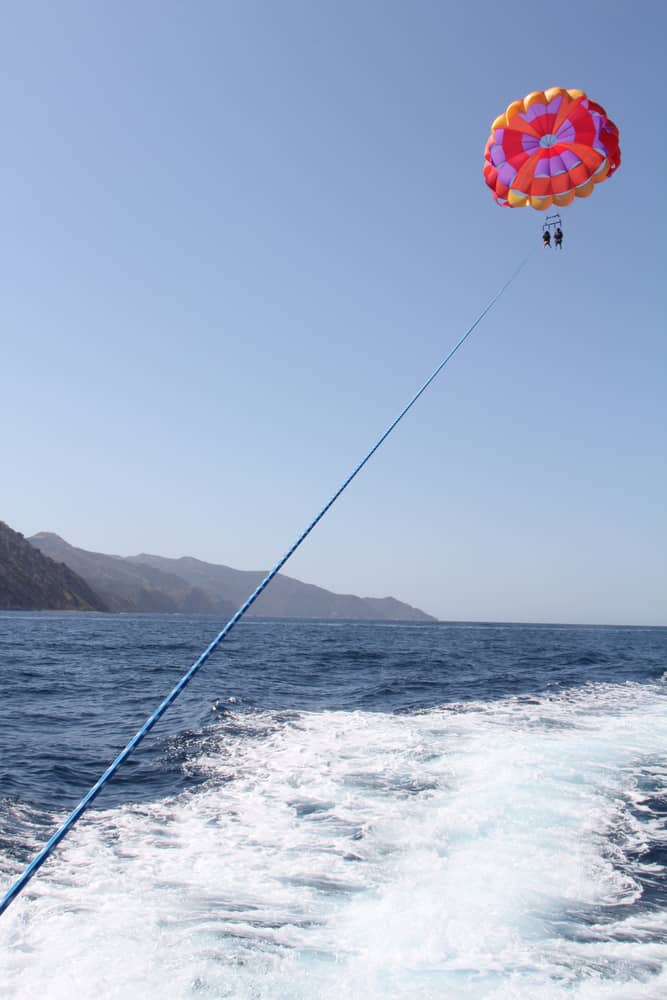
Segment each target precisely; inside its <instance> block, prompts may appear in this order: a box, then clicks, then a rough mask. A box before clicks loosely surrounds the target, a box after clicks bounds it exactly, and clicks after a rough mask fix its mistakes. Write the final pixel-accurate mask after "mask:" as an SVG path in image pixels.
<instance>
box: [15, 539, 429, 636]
mask: <svg viewBox="0 0 667 1000" xmlns="http://www.w3.org/2000/svg"><path fill="white" fill-rule="evenodd" d="M29 541H30V542H31V543H32V544H33V545H35V546H36V547H37V548H39V549H41V551H42V552H44V553H46V554H47V555H49V556H51V558H55V559H59V560H61V561H62V562H66V563H67V565H68V566H71V567H72V569H74V570H75V571H76V572H77V573H79V574H80V575H81V576H82V577H83V578H84V579H85V580H87V581H88V583H89V584H90V585H91V587H93V588H94V589H95V591H97V593H98V594H100V596H101V597H103V599H104V600H105V601H106V603H107V604H108V606H109V608H110V609H111V610H112V611H182V612H188V613H197V612H211V613H215V614H220V615H221V616H225V617H229V616H230V615H232V614H233V613H234V611H235V610H236V609H237V608H238V607H239V605H240V604H242V602H243V601H244V600H245V599H246V598H247V597H248V595H249V594H250V593H252V591H253V590H254V589H255V587H256V586H257V584H258V583H259V582H260V581H261V580H262V578H263V577H264V575H265V574H264V572H259V571H257V572H255V571H246V570H238V569H231V568H230V567H229V566H218V565H215V564H213V563H206V562H202V561H201V560H199V559H192V558H190V557H189V556H184V557H182V558H181V559H166V558H163V557H162V556H152V555H139V556H128V557H126V558H123V557H121V556H110V555H104V554H103V553H100V552H87V551H86V550H85V549H77V548H75V547H74V546H73V545H69V544H68V543H67V542H66V541H64V539H62V538H60V537H59V536H58V535H54V534H52V533H51V532H45V531H43V532H40V533H39V534H37V535H33V536H32V538H30V539H29ZM248 613H249V614H250V615H255V616H262V617H267V618H352V619H374V620H394V621H435V619H434V618H432V617H431V616H430V615H427V614H424V612H423V611H420V610H418V609H417V608H413V607H410V605H409V604H403V603H402V602H401V601H397V600H395V598H393V597H383V598H372V597H355V596H354V595H352V594H332V593H331V592H330V591H328V590H324V589H323V588H322V587H315V586H313V585H312V584H308V583H301V582H300V581H299V580H294V579H292V578H291V577H288V576H282V575H278V576H277V577H276V578H275V579H274V580H273V581H272V583H271V585H270V587H268V588H267V590H266V591H265V592H264V593H263V594H262V595H261V597H259V598H258V600H257V603H256V604H255V605H254V606H253V608H252V609H251V610H250V611H249V612H248Z"/></svg>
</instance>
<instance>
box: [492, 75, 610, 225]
mask: <svg viewBox="0 0 667 1000" xmlns="http://www.w3.org/2000/svg"><path fill="white" fill-rule="evenodd" d="M484 158H485V160H486V163H485V164H484V178H485V180H486V183H487V184H488V186H489V187H490V188H491V190H492V192H493V197H494V198H495V199H496V201H497V202H498V204H499V205H507V206H509V207H510V208H520V207H523V206H524V205H530V206H532V208H537V209H540V210H543V209H545V208H550V207H551V205H553V204H555V205H569V204H570V202H571V201H574V198H575V197H577V198H586V197H588V195H589V194H591V192H592V190H593V188H594V186H595V185H596V184H599V182H600V181H603V180H605V178H607V177H610V176H611V174H613V172H614V171H615V170H616V168H617V167H618V166H619V164H620V162H621V151H620V149H619V145H618V129H617V128H616V126H615V125H614V123H613V122H612V121H610V120H609V119H608V118H607V114H606V112H605V110H604V108H601V107H600V105H599V104H595V102H594V101H591V100H589V99H588V97H586V94H585V93H584V92H583V90H564V89H563V88H562V87H551V88H550V89H549V90H545V91H541V90H538V91H535V93H533V94H528V96H527V97H524V99H523V100H522V101H514V102H513V103H512V104H510V106H509V107H508V109H507V111H506V112H505V113H504V114H502V115H500V117H499V118H496V120H495V121H494V123H493V125H492V126H491V135H490V136H489V140H488V142H487V144H486V148H485V150H484Z"/></svg>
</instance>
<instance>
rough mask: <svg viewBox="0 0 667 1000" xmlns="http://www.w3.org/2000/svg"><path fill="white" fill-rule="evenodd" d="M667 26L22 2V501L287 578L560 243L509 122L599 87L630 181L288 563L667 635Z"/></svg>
mask: <svg viewBox="0 0 667 1000" xmlns="http://www.w3.org/2000/svg"><path fill="white" fill-rule="evenodd" d="M666 37H667V6H666V5H665V4H664V3H663V0H638V2H635V3H629V2H620V0H612V2H592V0H583V2H582V3H579V4H577V5H576V7H572V6H569V7H568V6H562V5H561V6H560V7H559V6H558V5H556V4H554V3H553V2H552V3H530V4H528V3H526V4H525V5H520V6H519V8H518V9H515V11H514V13H513V14H512V13H508V11H507V10H505V9H504V8H501V7H499V6H498V3H497V0H494V2H474V0H472V2H469V3H466V4H459V3H453V2H452V3H446V2H444V0H440V2H428V0H420V2H419V3H409V2H407V0H405V2H401V3H397V2H387V0H382V2H379V0H354V2H349V0H344V2H339V0H338V2H335V3H334V2H321V3H311V2H309V0H308V2H307V0H303V2H292V0H286V2H281V3H270V2H263V3H256V2H247V0H243V2H241V0H238V2H234V3H225V2H207V0H201V2H196V3H183V2H177V3H176V2H170V0H159V2H152V0H151V2H148V0H132V2H115V3H111V4H102V3H88V2H80V3H74V2H67V0H62V2H59V3H57V4H54V3H51V2H41V3H37V2H26V3H18V2H15V3H8V4H5V5H4V6H3V31H2V40H1V42H0V46H1V52H0V56H1V58H0V67H1V69H0V73H1V79H2V123H3V141H2V155H1V156H0V177H1V181H2V199H1V201H0V204H1V206H2V208H1V219H2V234H3V239H2V242H1V244H0V246H1V249H0V253H1V255H2V259H1V260H0V311H1V324H2V325H1V329H2V355H1V357H2V368H1V379H2V381H1V386H2V390H1V393H0V419H1V420H2V452H1V454H2V464H1V468H2V493H1V496H2V505H1V510H0V518H2V519H4V520H6V521H7V523H8V524H10V525H11V526H12V527H13V528H15V529H17V530H19V531H22V532H23V533H24V534H26V535H30V534H32V533H34V532H36V531H39V530H51V531H56V532H58V533H59V534H61V535H62V536H63V537H64V538H66V539H67V540H68V541H69V542H71V543H72V544H74V545H79V546H82V547H84V548H90V549H96V550H99V551H106V552H115V553H118V554H121V555H129V554H134V553H136V552H139V551H147V552H154V553H158V554H161V555H167V556H178V555H184V554H188V555H194V556H198V557H200V558H202V559H206V560H210V561H214V562H222V563H225V564H227V565H231V566H235V567H238V568H242V569H260V568H267V567H269V566H270V565H272V564H273V563H274V562H275V561H276V559H277V558H278V557H279V556H280V555H281V554H282V552H283V551H284V550H285V549H286V548H287V547H288V545H289V544H290V543H291V541H292V540H293V539H294V538H295V537H296V535H297V534H298V533H299V532H300V530H301V528H302V527H303V526H304V525H305V523H306V522H307V521H308V520H309V519H310V517H311V516H312V515H313V514H314V513H315V512H316V511H317V510H318V509H319V507H320V506H321V505H322V503H323V502H324V501H325V500H326V499H327V498H328V497H329V495H330V494H331V493H332V492H333V490H334V489H335V488H336V487H337V486H338V485H339V483H340V482H341V480H342V479H344V478H345V476H346V475H347V473H348V472H349V471H350V469H351V468H352V467H353V465H354V464H355V463H356V462H357V460H358V459H359V458H360V457H361V456H362V455H363V454H364V453H365V452H366V450H367V448H368V447H369V446H370V445H371V444H372V443H373V441H374V440H375V439H376V437H377V436H378V435H379V433H380V432H381V431H383V430H384V429H385V427H386V426H387V424H388V423H389V422H390V421H391V419H392V418H393V416H394V415H395V414H396V413H397V411H398V410H399V409H400V408H401V406H402V405H403V404H404V403H405V402H406V401H407V399H408V398H409V397H410V396H411V395H412V393H413V391H414V390H415V389H416V388H417V387H418V386H419V385H420V384H421V382H422V381H423V380H424V378H425V377H426V376H427V375H428V374H430V372H431V371H432V370H433V368H434V367H435V366H436V364H437V363H438V362H439V361H440V359H441V358H442V357H443V356H444V354H445V353H446V352H447V351H448V350H449V348H450V347H451V346H452V345H453V344H454V343H455V342H456V340H457V339H458V338H459V336H460V335H461V334H462V333H463V331H464V330H465V329H466V327H467V326H468V325H469V324H470V322H471V321H472V319H473V318H474V317H475V316H476V315H477V313H478V312H479V311H480V309H481V308H482V307H483V306H484V304H485V303H486V302H487V301H488V300H489V298H490V297H491V296H492V295H493V294H494V293H495V291H496V290H497V289H498V287H499V286H500V285H501V284H502V283H503V282H504V281H505V280H506V278H507V277H508V276H509V274H510V273H511V272H512V270H513V269H514V267H515V266H516V264H517V262H518V261H519V260H520V259H521V258H522V257H523V256H524V255H525V253H526V252H527V251H528V250H529V249H530V248H531V246H533V245H534V244H535V243H536V242H539V236H540V229H541V222H542V216H541V215H540V214H539V213H537V212H534V211H532V210H529V209H525V210H509V209H505V210H503V209H500V208H498V207H497V206H496V205H495V204H494V203H493V200H492V198H491V196H490V194H489V192H488V191H487V189H486V187H485V185H484V183H483V180H482V174H481V168H482V162H483V159H482V157H483V147H484V143H485V141H486V138H487V135H488V132H489V126H490V123H491V121H492V120H493V118H495V117H496V115H498V114H499V113H500V112H502V111H503V110H504V109H505V107H506V106H507V104H508V103H509V102H510V101H512V100H515V99H516V98H519V97H522V96H524V95H525V94H527V93H529V92H530V91H532V90H535V89H542V88H545V87H549V86H565V87H579V88H582V89H584V90H586V91H587V92H588V93H589V95H590V96H591V97H592V98H594V99H595V100H597V101H599V102H600V103H602V104H603V105H604V106H605V108H606V109H607V112H608V114H609V115H610V117H611V118H612V119H613V120H614V121H615V122H616V123H617V124H618V126H619V128H620V132H621V148H622V153H623V163H622V166H621V168H620V169H619V171H618V172H617V174H616V175H615V176H614V177H613V178H611V179H610V180H609V181H608V182H607V183H605V184H602V185H601V186H600V187H599V188H598V189H597V190H596V191H595V192H594V194H593V196H592V197H591V198H589V199H587V200H578V201H577V202H575V204H573V205H572V206H571V207H570V208H568V209H565V210H564V213H563V217H564V223H565V226H564V228H565V238H566V251H565V252H564V253H563V254H562V255H561V256H559V257H556V254H555V252H550V253H546V252H543V251H542V250H541V249H540V248H538V252H537V253H536V254H535V255H534V256H533V257H532V258H531V261H530V263H529V265H528V267H527V269H526V270H525V271H524V273H523V274H522V276H521V278H520V279H519V280H518V281H517V283H516V284H515V285H514V286H513V287H512V288H511V289H510V291H509V292H508V293H507V295H506V296H505V297H504V298H503V299H502V300H501V302H500V303H499V304H498V306H497V307H496V308H495V310H494V311H493V312H492V314H491V315H490V316H489V317H488V319H487V320H485V322H484V324H483V325H482V326H481V327H480V328H479V329H478V331H477V332H476V333H475V334H474V337H473V338H472V339H471V340H470V341H469V342H468V343H467V344H466V346H465V347H464V349H463V350H462V351H461V352H460V353H459V355H458V356H457V357H456V359H455V360H454V361H453V362H452V364H451V365H450V366H449V367H448V368H447V370H446V372H445V373H444V374H443V376H442V377H441V379H440V380H438V382H436V384H435V385H434V386H433V387H432V388H431V389H430V390H429V393H428V394H427V396H425V397H424V398H423V400H422V401H421V402H420V403H419V404H418V407H417V408H416V409H415V410H414V411H413V412H412V413H411V414H410V415H409V416H408V418H407V419H406V420H405V421H404V422H403V424H402V425H401V426H400V427H399V428H398V430H397V431H396V432H395V434H394V435H393V436H392V438H390V440H389V441H388V442H387V443H386V444H385V446H384V447H383V449H382V450H381V452H380V453H378V455H377V456H376V457H375V459H374V460H373V461H372V463H371V464H370V465H369V466H368V467H367V468H366V470H365V471H364V472H363V473H362V475H361V477H359V479H357V480H356V482H355V483H354V484H353V485H352V487H351V488H350V490H349V491H348V492H347V493H346V494H345V495H344V496H343V497H342V499H341V500H340V501H339V502H338V504H337V505H336V506H335V507H334V508H333V510H332V511H331V512H330V513H329V514H328V516H327V518H326V519H325V521H324V522H323V523H322V524H321V525H320V526H319V527H318V528H317V530H316V532H315V533H314V534H313V535H312V536H311V538H310V539H309V540H308V541H307V542H306V544H305V545H304V547H303V548H302V550H300V552H299V553H297V555H296V556H295V557H294V559H293V560H292V562H290V564H289V565H288V567H287V569H286V572H288V573H289V574H290V575H292V576H296V577H298V578H300V579H303V580H307V581H309V582H312V583H317V584H319V585H321V586H324V587H327V588H329V589H332V590H336V591H339V592H348V593H349V592H353V593H358V594H362V595H373V596H384V595H386V594H393V595H395V596H396V597H398V598H401V599H402V600H405V601H408V602H410V603H412V604H416V605H418V606H420V607H422V608H424V609H425V610H427V611H429V612H431V613H432V614H435V615H437V616H438V617H442V618H452V619H495V620H512V621H571V622H609V623H616V622H619V623H647V624H667V475H666V471H665V470H666V466H667V392H666V384H667V346H666V329H667V323H666V322H665V318H666V317H665V305H664V295H665V289H666V283H665V274H666V268H665V263H666V260H665V258H666V252H665V236H664V233H665V227H666V223H667V218H666V212H665V201H666V199H665V187H664V185H665V163H666V162H667V150H666V148H665V146H666V138H665V136H666V129H665V125H664V120H663V115H662V111H661V107H662V104H661V102H663V101H664V93H665V87H666V85H667V75H666V73H665V69H664V67H665V38H666ZM661 226H662V239H659V230H660V227H661Z"/></svg>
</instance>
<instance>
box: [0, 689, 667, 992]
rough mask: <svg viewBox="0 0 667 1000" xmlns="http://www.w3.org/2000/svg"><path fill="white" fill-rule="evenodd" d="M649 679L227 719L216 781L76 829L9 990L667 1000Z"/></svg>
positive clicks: (658, 726) (27, 907) (32, 899)
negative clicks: (437, 703)
mask: <svg viewBox="0 0 667 1000" xmlns="http://www.w3.org/2000/svg"><path fill="white" fill-rule="evenodd" d="M665 704H666V702H665V698H664V695H663V691H662V690H661V688H660V686H640V685H631V684H629V685H626V686H623V687H621V686H612V685H609V686H604V685H596V686H591V687H588V688H584V689H581V690H580V691H579V692H578V693H571V692H570V693H569V694H564V695H561V696H558V697H553V698H549V697H542V698H523V699H521V698H517V699H508V700H505V701H503V702H495V703H492V704H488V705H486V704H475V705H468V706H449V707H448V708H447V709H442V710H432V711H428V712H425V713H424V714H420V715H412V716H408V715H402V716H390V715H382V714H373V713H314V714H299V715H294V716H275V715H271V714H269V713H266V714H263V715H256V716H251V717H243V716H238V717H236V721H237V722H238V723H239V728H238V730H237V731H233V727H232V732H231V733H227V734H226V735H225V736H224V738H221V740H220V745H219V749H218V750H217V751H216V752H214V753H209V755H208V756H207V757H205V758H204V757H201V756H199V757H193V758H192V759H191V761H190V763H189V766H191V767H196V768H198V769H204V770H205V771H206V773H207V774H208V780H207V782H206V783H205V784H204V785H203V786H199V787H198V788H197V790H196V791H194V792H189V793H185V794H182V795H180V796H179V797H177V798H174V799H171V800H165V801H162V802H159V803H152V804H149V805H146V806H145V807H137V806H132V807H125V808H121V809H114V810H110V811H108V812H100V813H96V814H95V815H93V816H90V817H88V818H87V819H86V820H84V822H83V823H82V824H81V825H80V826H79V827H78V828H77V829H76V830H75V832H74V833H73V834H72V835H71V836H70V838H69V840H68V841H66V842H65V844H64V845H63V847H62V849H61V850H60V852H59V853H58V854H57V856H56V857H55V858H54V859H53V861H52V862H50V863H49V865H48V867H47V868H46V869H45V870H43V871H42V873H40V875H39V876H38V877H37V878H36V879H35V880H34V881H33V883H32V884H31V888H30V890H29V892H28V893H26V894H25V897H22V898H21V899H20V900H19V901H18V902H17V903H16V904H14V906H13V907H11V908H10V910H9V911H8V912H7V914H6V915H5V917H4V918H3V919H2V920H0V947H2V951H3V955H4V958H3V975H2V981H1V982H0V996H1V997H7V998H12V1000H14V998H21V1000H23V998H36V997H48V998H49V1000H61V998H62V1000H64V998H67V1000H71V998H72V997H73V996H79V997H93V996H94V997H96V998H101V1000H111V998H120V997H123V998H127V997H128V996H132V997H139V996H140V997H145V998H152V997H156V998H157V997H160V998H172V997H173V998H177V997H178V998H180V997H200V996H201V997H235V998H241V1000H245V998H248V1000H249V998H253V1000H259V998H267V1000H268V998H271V1000H283V998H285V1000H287V998H313V997H321V998H324V1000H328V998H332V1000H333V998H336V1000H338V998H340V997H342V996H346V997H350V998H364V1000H372V998H380V997H381V998H399V997H400V998H408V997H424V998H429V997H438V998H441V997H443V996H446V997H448V998H453V1000H456V998H462V1000H463V998H475V1000H481V998H494V1000H510V998H512V1000H519V998H525V1000H528V998H530V1000H534V998H537V997H539V998H543V1000H552V998H554V1000H555V998H566V997H567V998H571V997H576V998H578V1000H598V998H600V1000H602V998H604V1000H612V998H613V1000H621V998H623V1000H639V998H654V1000H657V998H658V997H661V996H665V995H667V975H666V972H665V969H666V968H667V966H666V963H667V940H666V937H665V933H664V929H665V914H664V911H662V912H660V911H657V910H655V909H651V908H650V907H649V906H647V905H645V904H646V901H645V899H644V898H643V886H644V885H645V878H646V877H648V878H649V879H653V880H660V879H661V878H662V877H663V876H664V872H663V871H662V870H661V868H660V866H659V865H656V864H655V863H654V864H650V863H647V861H646V856H647V855H646V852H647V847H648V846H649V845H651V844H656V843H659V842H660V838H661V837H662V838H664V836H665V834H664V829H663V828H662V827H661V825H660V820H659V818H658V817H657V816H656V815H655V814H654V812H653V810H652V809H651V808H650V807H649V806H648V805H647V804H646V800H647V795H646V793H645V792H644V791H642V786H643V783H646V782H648V783H649V784H650V785H651V787H652V789H653V792H652V794H654V795H655V794H656V790H660V791H661V792H662V794H663V795H664V794H665V792H666V791H667V768H665V762H664V748H665V746H666V745H667V739H666V738H667V719H666V713H665Z"/></svg>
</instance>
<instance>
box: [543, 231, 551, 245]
mask: <svg viewBox="0 0 667 1000" xmlns="http://www.w3.org/2000/svg"><path fill="white" fill-rule="evenodd" d="M542 245H543V246H544V247H545V249H546V247H550V246H551V232H550V231H549V230H548V229H545V230H544V232H543V233H542Z"/></svg>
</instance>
